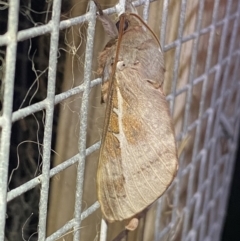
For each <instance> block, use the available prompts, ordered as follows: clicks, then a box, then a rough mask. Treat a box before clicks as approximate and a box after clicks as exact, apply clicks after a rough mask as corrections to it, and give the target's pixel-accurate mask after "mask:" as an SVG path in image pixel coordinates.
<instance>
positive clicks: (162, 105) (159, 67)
mask: <svg viewBox="0 0 240 241" xmlns="http://www.w3.org/2000/svg"><path fill="white" fill-rule="evenodd" d="M119 35H120V36H119V37H118V40H117V41H112V42H111V45H110V44H107V46H106V48H105V49H104V51H103V52H102V53H101V55H100V58H99V66H100V72H101V74H102V78H103V80H104V83H103V87H102V93H103V100H107V106H106V115H105V122H104V129H103V138H102V144H101V148H100V158H99V164H98V171H97V189H98V200H99V202H100V204H101V209H102V212H103V215H104V217H105V218H106V219H107V220H108V221H109V222H113V221H121V220H125V219H129V218H131V217H134V216H136V215H137V214H138V213H140V212H141V211H142V210H144V209H145V208H146V207H148V206H149V205H151V204H152V203H153V202H154V201H155V200H156V199H157V198H159V197H160V196H161V195H162V194H163V193H164V191H165V190H166V189H167V188H168V187H169V185H170V184H171V182H172V180H173V178H174V176H175V175H176V172H177V168H178V162H177V151H176V144H175V139H174V131H173V126H172V121H171V118H170V114H169V108H168V104H167V101H166V99H165V95H164V93H163V91H162V83H163V78H164V60H163V53H162V51H161V48H160V44H159V42H158V41H157V40H156V37H155V35H154V34H153V33H152V31H151V30H149V27H147V26H146V24H144V22H143V21H142V20H141V19H140V18H139V17H138V16H137V15H135V14H131V13H130V14H127V13H126V14H123V15H122V16H121V17H120V27H119ZM113 60H114V61H113Z"/></svg>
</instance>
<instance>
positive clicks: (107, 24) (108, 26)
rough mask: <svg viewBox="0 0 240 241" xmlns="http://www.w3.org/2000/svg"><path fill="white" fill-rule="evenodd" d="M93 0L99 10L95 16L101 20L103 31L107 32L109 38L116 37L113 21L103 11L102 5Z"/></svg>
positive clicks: (116, 31)
mask: <svg viewBox="0 0 240 241" xmlns="http://www.w3.org/2000/svg"><path fill="white" fill-rule="evenodd" d="M93 1H94V3H95V5H96V7H97V9H98V12H99V15H98V16H97V18H98V19H99V20H100V21H101V22H102V26H103V28H104V30H105V32H106V33H107V35H108V36H109V37H110V38H112V39H115V38H117V37H118V30H117V27H116V25H115V23H113V22H112V20H111V19H110V18H109V17H108V16H107V15H105V14H104V13H103V10H102V7H101V5H100V4H99V2H98V1H97V0H93Z"/></svg>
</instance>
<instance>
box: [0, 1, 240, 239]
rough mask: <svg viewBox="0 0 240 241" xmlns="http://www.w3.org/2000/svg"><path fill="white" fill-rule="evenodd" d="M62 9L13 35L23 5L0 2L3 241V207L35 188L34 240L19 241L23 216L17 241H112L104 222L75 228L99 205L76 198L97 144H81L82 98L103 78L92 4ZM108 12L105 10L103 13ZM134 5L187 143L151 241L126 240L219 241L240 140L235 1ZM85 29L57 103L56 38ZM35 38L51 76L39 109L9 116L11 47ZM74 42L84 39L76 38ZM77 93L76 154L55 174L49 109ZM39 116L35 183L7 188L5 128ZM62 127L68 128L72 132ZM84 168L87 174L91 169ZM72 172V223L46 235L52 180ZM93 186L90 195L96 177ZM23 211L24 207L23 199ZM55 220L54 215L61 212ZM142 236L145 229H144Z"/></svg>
mask: <svg viewBox="0 0 240 241" xmlns="http://www.w3.org/2000/svg"><path fill="white" fill-rule="evenodd" d="M100 3H101V1H100ZM61 4H62V1H61V0H54V1H53V2H52V5H50V13H51V14H50V20H49V21H46V22H45V23H44V24H41V25H37V24H36V26H32V25H31V26H30V27H28V28H26V29H23V30H19V27H18V26H19V24H20V23H19V14H20V13H21V11H22V8H21V6H20V1H16V0H9V1H8V2H4V1H1V2H0V6H1V9H0V19H1V18H2V17H3V16H4V15H3V14H2V15H1V11H3V10H7V15H5V17H6V19H7V20H6V22H7V28H6V32H5V33H2V34H1V35H0V47H1V52H0V54H1V56H0V57H1V74H2V75H0V76H1V78H2V105H3V108H2V116H1V117H0V125H1V149H0V193H1V195H0V240H5V239H7V238H6V233H5V230H6V229H7V228H8V227H7V225H8V223H7V222H8V221H6V220H8V218H9V214H8V212H7V210H8V209H7V208H9V207H11V205H13V200H15V199H16V200H18V199H17V198H19V197H21V196H22V195H24V194H25V193H27V192H28V191H30V190H32V189H34V188H36V187H40V188H39V189H37V190H38V191H39V194H40V198H39V202H38V205H39V213H38V216H37V219H38V224H37V226H36V232H35V233H32V235H31V236H28V237H25V238H24V234H23V233H24V232H25V231H24V226H25V225H26V223H27V222H29V220H30V219H31V216H29V218H27V219H26V220H25V222H22V223H20V226H21V229H19V230H18V231H19V235H20V236H16V237H18V240H20V239H21V238H22V240H41V241H42V240H48V241H50V240H75V241H77V240H80V239H81V240H90V239H88V238H84V236H82V232H83V231H84V232H88V233H94V236H95V237H96V239H98V237H100V239H101V240H110V238H109V237H107V233H108V235H109V236H111V234H110V233H109V232H110V229H111V226H110V227H109V228H108V230H107V226H106V224H105V222H104V221H102V222H101V217H100V214H98V216H97V218H98V225H96V227H94V228H93V227H91V228H90V227H88V225H85V226H84V225H82V220H84V219H86V218H87V217H90V216H91V215H94V213H96V212H97V211H99V203H98V202H97V201H96V196H93V198H92V201H91V202H90V203H87V204H85V200H84V198H83V196H84V192H87V191H88V190H87V188H86V186H85V185H86V183H85V182H86V179H87V174H86V173H85V165H86V163H85V159H86V156H90V155H91V154H92V153H94V152H95V151H96V150H98V149H99V146H100V142H99V139H100V138H99V136H98V138H96V139H95V144H93V145H87V135H88V131H87V130H88V129H87V126H88V120H89V119H93V118H94V117H93V116H91V115H90V116H89V105H94V104H93V102H92V99H89V94H90V92H91V91H92V88H94V87H96V86H99V85H100V83H101V79H99V78H97V79H94V78H93V77H92V71H93V62H92V60H93V59H94V57H93V55H94V52H93V49H94V45H95V42H96V36H95V29H96V28H95V26H96V8H95V5H94V4H93V2H90V3H89V7H88V8H85V13H84V14H79V16H75V17H68V18H67V19H64V18H63V17H62V16H63V13H62V11H63V10H61ZM79 4H82V3H79ZM154 4H156V5H154ZM110 5H111V8H108V7H109V6H110ZM135 5H136V6H140V5H142V6H143V8H142V13H143V19H144V20H145V21H147V20H148V19H149V24H150V25H151V27H153V28H155V29H154V31H155V32H156V33H157V34H158V35H159V38H160V42H161V45H162V47H163V50H164V52H165V62H166V74H165V75H166V77H165V82H166V83H167V85H166V86H167V87H166V91H167V92H168V93H169V95H168V96H167V98H168V100H169V103H170V108H171V111H172V114H173V118H174V122H175V131H176V139H177V141H178V143H180V142H182V143H185V144H184V145H183V150H181V153H180V157H179V165H180V167H179V171H178V175H177V177H176V178H175V180H174V182H173V184H172V185H171V187H170V188H169V190H168V191H167V192H166V193H165V194H164V196H163V197H161V198H160V199H159V200H158V201H157V203H156V204H155V206H154V207H153V208H152V209H153V211H152V212H153V217H154V220H153V223H151V226H152V229H153V231H152V233H153V234H152V236H151V237H148V236H147V235H146V233H150V231H148V232H146V231H145V233H144V234H143V233H142V234H141V235H140V236H138V238H136V237H135V238H132V239H130V238H129V240H184V241H187V240H205V241H207V240H209V241H213V240H220V234H221V227H222V222H223V219H224V214H225V209H226V202H227V198H228V191H229V183H230V181H231V173H232V168H233V165H234V158H235V150H236V144H237V138H238V132H239V116H240V108H239V106H240V82H239V80H240V79H239V76H240V71H239V69H240V62H239V61H240V38H239V33H240V26H239V25H240V1H232V0H228V1H227V0H226V1H224V0H214V1H208V0H205V1H204V0H201V1H192V0H191V1H190V0H189V1H187V0H182V1H180V0H179V1H169V0H158V1H157V2H154V3H150V2H149V1H147V0H145V1H144V0H142V1H137V2H135ZM29 6H30V5H29ZM103 6H104V8H106V10H105V13H107V14H112V13H116V12H117V13H120V12H122V11H123V9H124V6H125V1H124V0H120V1H119V2H118V3H117V5H114V3H111V4H110V3H108V4H105V5H104V4H103ZM105 6H106V7H105ZM152 6H153V7H152ZM29 9H30V7H29ZM29 9H28V10H29ZM86 9H87V10H86ZM149 9H150V10H149ZM29 16H30V15H29ZM1 21H3V18H2V19H1ZM84 23H85V24H86V25H84V26H85V34H86V35H85V36H86V37H85V42H86V45H85V47H84V50H83V53H84V55H83V56H81V61H82V67H83V73H82V83H81V84H79V85H76V86H74V87H72V88H69V89H67V90H61V93H59V94H56V84H58V82H57V81H56V78H57V70H58V59H59V51H60V47H59V42H60V40H59V38H60V37H59V36H60V31H63V30H67V29H69V28H71V27H72V26H79V25H81V26H82V24H84ZM77 34H78V33H77ZM41 35H50V40H49V42H47V43H46V44H45V48H48V49H49V52H48V55H49V62H48V69H47V71H46V73H47V74H46V73H45V74H46V78H47V86H46V96H45V98H43V99H42V100H41V101H35V103H33V104H31V103H30V104H29V105H27V106H24V107H22V108H19V109H17V110H13V102H14V98H17V96H16V95H14V88H15V84H16V79H17V78H18V76H19V75H20V72H21V71H22V70H19V69H18V68H17V67H18V66H16V59H17V58H18V51H17V50H18V44H19V43H20V42H22V41H26V40H30V39H34V38H36V37H38V36H41ZM79 37H81V38H82V39H83V37H82V36H79ZM100 42H101V41H100ZM105 42H106V41H105ZM102 47H103V45H102V46H101V48H102ZM101 48H99V51H100V50H101ZM94 61H95V60H94ZM30 68H31V67H30ZM25 78H28V76H25ZM63 89H64V88H63ZM79 94H80V95H81V97H80V98H79V102H78V106H79V110H78V113H79V116H80V117H79V125H78V128H77V130H75V133H76V136H77V138H78V144H77V146H78V153H75V155H72V156H71V157H70V158H66V159H65V160H63V161H61V163H60V164H58V165H53V164H52V162H53V156H52V149H54V146H53V144H52V139H53V136H52V135H53V127H54V125H55V124H54V110H55V106H56V105H57V104H59V103H60V104H61V103H64V101H65V100H67V99H68V98H70V97H74V96H77V95H79ZM21 101H22V100H21ZM12 110H13V111H12ZM42 110H43V111H44V117H43V119H44V133H43V134H42V135H43V138H42V141H43V142H42V144H41V145H40V144H38V146H40V147H41V165H40V167H39V169H40V172H41V173H39V175H35V177H34V175H32V176H31V177H32V178H30V179H29V180H28V181H26V182H24V181H19V183H18V185H16V186H14V188H10V187H9V182H10V179H12V176H13V175H15V174H14V173H13V174H11V173H12V171H11V172H10V171H9V168H10V166H11V163H9V160H10V159H9V156H10V154H11V153H10V151H11V148H10V147H11V146H12V138H13V137H11V135H14V133H13V132H12V125H13V123H15V122H18V121H21V120H24V119H25V118H27V117H28V116H30V115H32V114H34V113H37V112H39V111H42ZM59 116H60V117H61V115H59ZM95 119H97V117H96V118H95ZM96 121H97V120H96ZM27 128H30V127H27ZM65 128H67V129H68V128H70V123H69V125H68V124H67V125H66V126H65ZM56 135H57V134H56ZM57 138H60V139H64V138H65V137H64V136H60V137H59V136H58V137H57ZM54 140H56V137H54ZM184 140H185V141H184ZM179 146H181V145H180V144H179ZM180 149H181V148H180ZM20 154H21V153H18V158H19V160H21V156H20ZM16 158H17V157H16ZM22 159H24V158H22ZM23 161H24V160H22V161H20V162H18V167H19V165H23V164H22V162H23ZM91 161H92V160H91ZM36 162H37V160H36ZM89 162H90V161H88V165H91V164H89ZM94 163H96V160H95V161H94ZM74 164H77V167H76V170H75V176H74V178H76V185H75V198H74V203H72V204H70V203H69V205H72V206H73V213H71V216H72V219H69V220H68V221H66V222H65V224H63V225H61V227H58V228H57V229H56V230H53V231H51V232H50V233H47V229H49V227H48V225H47V223H49V221H47V220H48V218H49V217H48V216H50V215H49V209H50V208H51V207H50V205H49V195H50V194H49V193H50V192H49V187H50V182H51V180H52V178H54V177H57V175H58V174H59V173H61V172H62V171H64V170H65V169H67V168H69V167H71V166H73V165H74ZM18 167H17V168H18ZM17 168H15V169H16V170H17ZM94 175H95V173H94ZM91 182H92V183H93V184H92V185H93V186H94V185H95V179H94V177H93V178H92V179H91ZM50 191H51V189H50ZM65 196H66V195H65ZM59 199H61V197H59ZM25 202H26V203H27V204H28V201H27V200H26V201H25ZM91 203H92V204H91ZM86 205H87V207H86ZM20 209H21V208H20ZM61 211H62V210H61V209H58V210H57V212H58V213H60V212H61ZM33 212H38V210H34V211H33ZM166 213H167V214H166ZM17 216H18V213H16V215H15V216H13V217H10V219H12V220H14V218H16V220H17ZM149 220H150V219H149V218H147V217H145V230H146V226H149V225H148V222H150V221H149ZM55 221H56V222H57V220H55ZM6 223H7V224H6ZM100 223H101V225H100ZM100 226H101V228H100ZM140 228H141V229H142V230H143V229H144V228H143V226H141V227H140ZM10 229H11V227H10ZM100 230H101V231H100ZM95 232H96V233H95ZM66 233H69V234H70V236H68V239H65V236H64V235H65V234H66ZM113 235H114V236H116V235H115V234H113ZM85 237H87V236H85ZM139 237H140V238H139ZM8 240H11V238H8ZM15 240H17V239H15ZM91 240H93V239H91Z"/></svg>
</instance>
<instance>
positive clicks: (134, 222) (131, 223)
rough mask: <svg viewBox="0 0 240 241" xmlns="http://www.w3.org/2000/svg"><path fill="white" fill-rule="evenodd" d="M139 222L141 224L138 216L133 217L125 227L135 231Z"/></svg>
mask: <svg viewBox="0 0 240 241" xmlns="http://www.w3.org/2000/svg"><path fill="white" fill-rule="evenodd" d="M138 224H139V219H138V218H136V217H133V218H131V219H130V221H129V222H128V224H127V225H126V226H125V228H126V229H127V230H129V231H134V230H135V229H136V228H137V227H138Z"/></svg>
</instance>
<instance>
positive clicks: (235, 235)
mask: <svg viewBox="0 0 240 241" xmlns="http://www.w3.org/2000/svg"><path fill="white" fill-rule="evenodd" d="M239 240H240V138H239V140H238V150H237V155H236V162H235V167H234V171H233V179H232V185H231V190H230V198H229V201H228V207H227V214H226V218H225V222H224V226H223V231H222V239H221V241H239Z"/></svg>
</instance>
